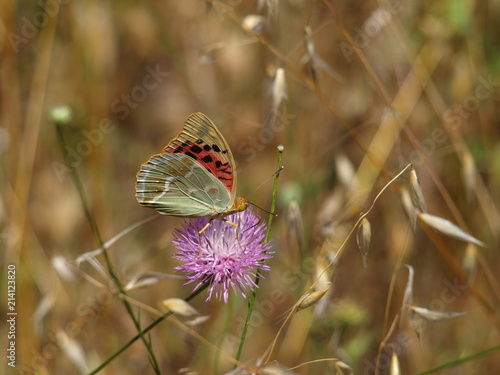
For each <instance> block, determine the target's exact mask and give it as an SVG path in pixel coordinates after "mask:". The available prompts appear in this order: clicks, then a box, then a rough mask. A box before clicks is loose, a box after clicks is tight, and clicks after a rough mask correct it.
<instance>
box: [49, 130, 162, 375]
mask: <svg viewBox="0 0 500 375" xmlns="http://www.w3.org/2000/svg"><path fill="white" fill-rule="evenodd" d="M55 125H56V131H57V139H58V142H59V146H60V148H61V152H62V154H63V157H64V161H65V163H66V166H67V167H68V168H69V169H70V171H71V176H72V177H73V181H74V182H75V185H76V188H77V190H78V194H79V196H80V199H81V201H82V206H83V210H84V211H85V216H86V217H87V221H88V222H89V224H90V227H91V229H92V233H93V234H94V238H95V239H96V241H97V243H98V245H99V247H100V248H101V249H102V254H103V255H104V260H105V262H106V267H107V269H108V272H109V275H110V276H111V278H112V279H113V281H114V283H115V284H116V286H117V287H118V289H119V290H120V293H123V294H124V295H126V292H125V291H124V290H123V284H122V282H121V281H120V279H119V278H118V276H117V275H116V273H115V271H114V270H113V267H112V264H111V260H110V259H109V256H108V252H107V249H106V247H105V246H104V241H103V240H102V237H101V233H100V232H99V228H98V226H97V222H96V220H95V218H94V215H93V214H92V211H91V210H90V205H89V204H88V200H87V197H86V195H85V189H84V188H83V184H82V182H81V180H80V176H79V175H78V173H77V171H76V168H75V167H74V166H73V165H72V163H70V160H69V155H68V152H67V149H66V147H65V146H66V141H65V139H64V131H63V126H64V124H63V123H61V122H57V121H56V122H55ZM122 301H123V304H124V306H125V309H126V310H127V313H128V315H129V316H130V317H131V319H132V321H133V322H134V325H135V327H136V329H137V331H138V332H139V335H140V337H141V339H142V341H143V342H144V345H145V346H146V349H147V351H148V353H149V357H150V360H151V365H152V367H153V369H154V371H155V373H156V374H161V371H160V367H159V365H158V362H157V360H156V357H155V355H154V352H153V348H152V345H151V342H149V341H148V340H147V339H146V338H145V337H144V336H142V330H141V325H140V322H139V320H138V319H136V317H135V316H134V312H133V310H132V306H131V305H130V303H129V302H128V301H126V300H122Z"/></svg>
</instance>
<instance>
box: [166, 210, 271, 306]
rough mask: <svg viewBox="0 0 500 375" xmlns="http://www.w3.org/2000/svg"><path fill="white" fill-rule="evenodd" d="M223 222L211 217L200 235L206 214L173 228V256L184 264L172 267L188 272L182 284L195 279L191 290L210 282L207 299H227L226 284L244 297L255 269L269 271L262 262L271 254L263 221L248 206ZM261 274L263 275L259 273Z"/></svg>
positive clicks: (251, 287)
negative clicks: (174, 250) (194, 284)
mask: <svg viewBox="0 0 500 375" xmlns="http://www.w3.org/2000/svg"><path fill="white" fill-rule="evenodd" d="M226 220H227V221H230V222H231V223H234V224H236V225H237V226H238V227H234V226H233V225H231V224H229V223H226V222H224V221H223V220H212V222H211V223H210V225H209V226H208V228H207V229H205V231H204V232H203V233H202V234H201V235H200V234H199V231H200V230H202V229H203V228H204V227H205V225H206V224H207V223H208V219H207V218H200V219H195V220H191V221H186V222H185V223H184V225H183V227H182V228H180V229H176V230H175V232H174V240H173V242H172V243H173V244H174V246H175V247H176V248H177V249H178V250H179V253H178V254H174V255H173V256H174V258H176V259H178V260H180V261H183V262H184V264H182V265H180V266H178V267H175V269H176V270H179V271H183V272H186V273H187V277H188V278H189V281H188V282H187V283H186V284H184V285H187V284H190V283H193V282H198V284H197V285H196V287H195V288H194V290H196V289H198V288H199V287H200V286H201V285H203V284H204V283H206V282H209V283H210V287H209V294H208V297H207V301H208V300H209V299H210V298H212V295H213V294H214V293H215V297H216V298H217V299H219V300H221V299H222V297H224V302H226V303H227V301H228V297H229V287H231V288H232V289H233V291H234V293H237V291H238V289H239V291H240V292H241V294H242V295H243V297H245V298H246V294H245V287H247V288H249V289H250V290H251V291H253V290H254V288H255V287H257V285H256V284H255V281H254V280H255V277H256V272H257V269H258V268H260V272H262V271H269V270H270V267H269V266H268V265H267V264H264V262H263V261H264V260H265V259H269V258H271V253H269V249H270V248H271V244H270V243H264V237H265V234H266V233H265V232H266V230H265V224H261V223H259V221H260V217H259V216H257V215H256V214H254V213H253V212H252V211H250V210H249V209H247V210H245V211H242V212H238V213H236V214H233V215H230V216H227V217H226ZM258 277H260V278H262V277H263V276H262V275H261V274H260V273H259V276H258Z"/></svg>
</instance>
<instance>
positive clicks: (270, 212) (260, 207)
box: [250, 202, 278, 217]
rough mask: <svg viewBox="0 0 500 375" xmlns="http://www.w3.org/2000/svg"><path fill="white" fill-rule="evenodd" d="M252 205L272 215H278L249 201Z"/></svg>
mask: <svg viewBox="0 0 500 375" xmlns="http://www.w3.org/2000/svg"><path fill="white" fill-rule="evenodd" d="M250 203H251V204H252V206H254V207H257V208H258V209H259V210H261V211H264V212H265V213H266V214H269V215H273V216H274V217H278V214H273V213H272V212H270V211H268V210H265V209H263V208H262V207H259V206H257V205H256V204H255V203H253V202H250Z"/></svg>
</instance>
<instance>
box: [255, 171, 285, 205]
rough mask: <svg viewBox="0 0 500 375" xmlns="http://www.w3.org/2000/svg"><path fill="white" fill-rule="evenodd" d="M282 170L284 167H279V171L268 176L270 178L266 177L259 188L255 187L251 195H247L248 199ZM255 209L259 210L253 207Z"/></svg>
mask: <svg viewBox="0 0 500 375" xmlns="http://www.w3.org/2000/svg"><path fill="white" fill-rule="evenodd" d="M283 169H285V167H284V166H281V167H279V169H278V170H277V171H276V172H274V173H273V174H272V175H270V176H269V177H268V178H267V179H266V180H265V181H264V182H263V183H261V184H260V185H259V186H257V188H256V189H255V190H254V191H253V192H252V193H250V194H249V195H248V197H251V196H252V195H254V194H255V193H256V192H257V190H259V189H260V188H261V187H262V186H264V185H265V184H266V183H268V182H269V180H270V179H271V178H273V177H274V176H276V175H277V174H278V173H280V172H281V171H282V170H283ZM252 204H253V203H252ZM254 206H255V204H254ZM255 207H257V208H260V207H259V206H255ZM260 209H261V210H262V211H264V212H267V211H266V210H264V209H262V208H260ZM267 213H268V214H270V212H267Z"/></svg>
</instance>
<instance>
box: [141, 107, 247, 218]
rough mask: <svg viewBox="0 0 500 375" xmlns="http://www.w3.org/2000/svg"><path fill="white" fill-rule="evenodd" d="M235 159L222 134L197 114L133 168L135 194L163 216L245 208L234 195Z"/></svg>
mask: <svg viewBox="0 0 500 375" xmlns="http://www.w3.org/2000/svg"><path fill="white" fill-rule="evenodd" d="M234 168H235V162H234V158H233V156H232V153H231V150H230V149H229V147H228V145H227V143H226V141H225V139H224V138H223V136H222V134H221V133H220V131H219V130H218V129H217V128H216V126H215V125H214V123H213V122H212V121H211V120H210V119H209V118H208V117H207V116H205V115H204V114H202V113H194V114H192V115H190V116H189V117H188V118H187V119H186V121H185V123H184V127H183V129H182V131H181V132H180V133H179V135H178V136H177V137H176V138H174V139H173V140H172V141H171V142H170V143H169V144H168V145H167V146H166V147H165V148H164V149H163V151H162V152H161V153H160V154H158V155H153V156H152V157H151V158H150V159H149V160H148V161H147V162H146V163H144V164H143V165H142V166H141V169H140V170H139V172H138V173H137V182H136V199H137V201H138V202H139V204H141V205H142V206H145V207H150V208H154V209H156V210H157V211H158V212H160V213H162V214H165V215H172V216H182V217H193V218H194V217H210V218H223V217H224V216H227V215H230V214H233V213H235V212H238V211H243V210H245V209H246V208H247V207H248V205H249V202H248V201H247V200H246V199H244V198H240V197H236V195H235V192H236V174H235V171H234Z"/></svg>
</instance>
